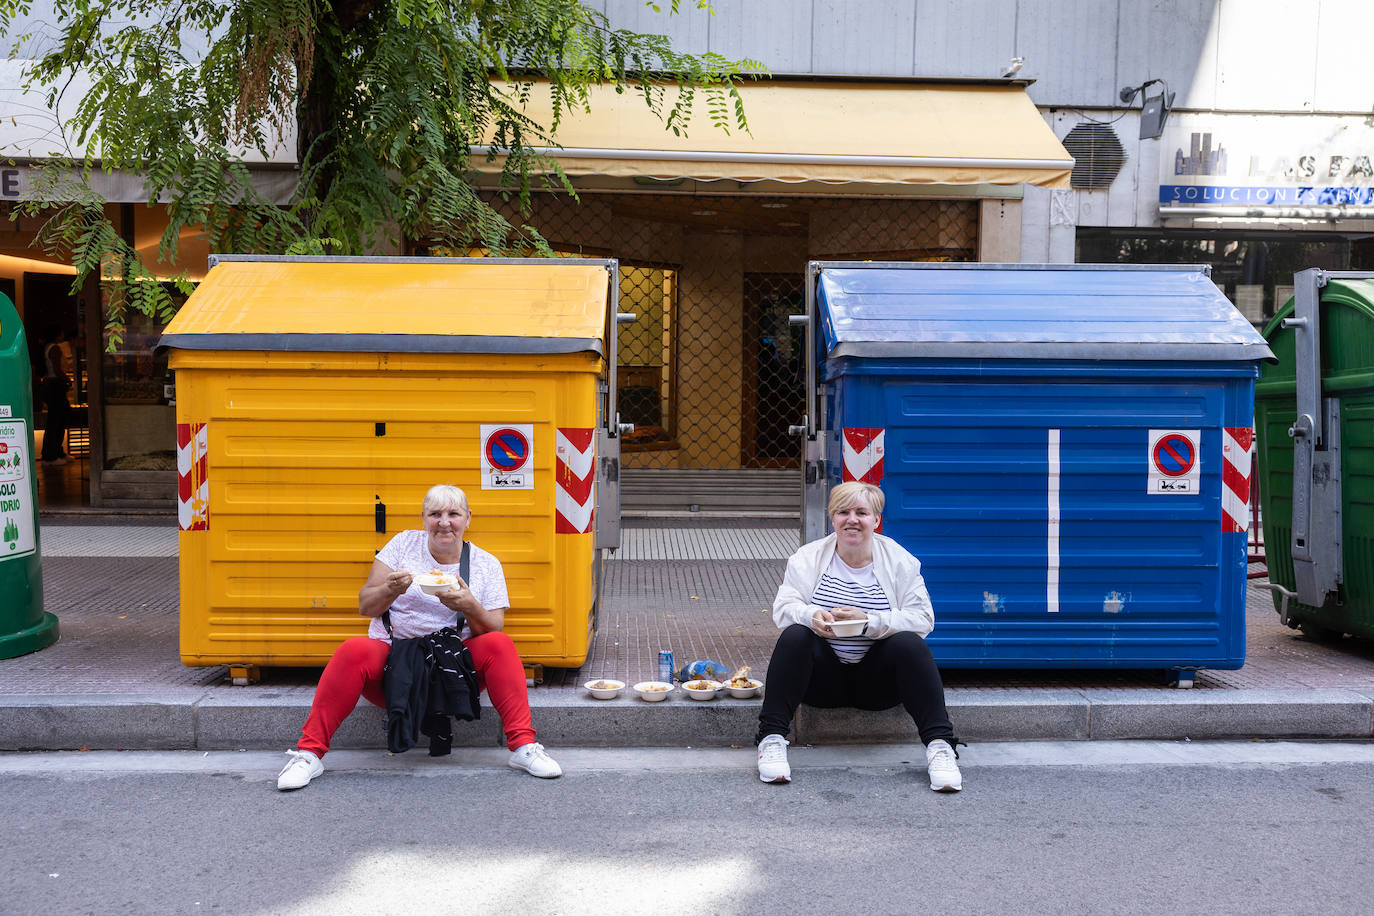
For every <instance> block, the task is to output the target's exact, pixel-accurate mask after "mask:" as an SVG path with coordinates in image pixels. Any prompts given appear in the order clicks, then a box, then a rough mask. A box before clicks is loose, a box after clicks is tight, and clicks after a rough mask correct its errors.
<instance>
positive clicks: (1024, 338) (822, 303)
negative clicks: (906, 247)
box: [812, 261, 1273, 361]
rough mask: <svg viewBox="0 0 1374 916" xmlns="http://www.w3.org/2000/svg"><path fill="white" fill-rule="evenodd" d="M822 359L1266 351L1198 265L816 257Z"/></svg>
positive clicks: (1214, 355)
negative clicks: (905, 260) (822, 346)
mask: <svg viewBox="0 0 1374 916" xmlns="http://www.w3.org/2000/svg"><path fill="white" fill-rule="evenodd" d="M812 267H813V269H818V270H819V278H818V281H817V284H816V301H817V308H818V313H819V315H820V321H821V327H822V329H823V330H822V333H823V334H824V347H825V353H826V354H827V355H828V356H831V357H843V356H861V357H957V358H989V359H1092V360H1178V361H1182V360H1190V361H1191V360H1200V361H1209V360H1218V361H1238V360H1259V359H1273V354H1272V353H1271V352H1270V351H1269V347H1268V345H1267V344H1266V343H1265V341H1264V338H1263V337H1262V336H1261V335H1260V333H1259V332H1258V331H1257V330H1255V328H1253V327H1252V326H1251V325H1250V322H1248V321H1247V320H1246V319H1245V317H1244V316H1243V315H1241V313H1240V312H1239V311H1238V310H1237V309H1236V308H1235V306H1233V305H1232V304H1231V302H1230V301H1229V300H1228V299H1227V298H1226V297H1225V296H1224V295H1223V294H1222V292H1221V291H1220V290H1219V289H1217V287H1216V284H1214V283H1213V282H1212V280H1211V278H1210V277H1209V275H1208V268H1206V267H1202V266H1196V265H1189V266H1174V265H1136V264H1120V265H1118V264H1062V265H1061V264H970V263H909V262H901V263H879V262H833V261H832V262H825V261H822V262H815V263H813V265H812Z"/></svg>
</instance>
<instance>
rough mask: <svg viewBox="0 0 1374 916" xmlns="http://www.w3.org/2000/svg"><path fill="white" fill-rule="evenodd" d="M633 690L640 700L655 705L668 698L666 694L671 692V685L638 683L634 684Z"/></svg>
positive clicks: (653, 682)
mask: <svg viewBox="0 0 1374 916" xmlns="http://www.w3.org/2000/svg"><path fill="white" fill-rule="evenodd" d="M634 690H635V693H637V694H639V698H640V699H641V700H648V701H649V702H650V703H657V702H658V701H659V700H666V699H667V698H668V694H670V693H672V692H673V685H672V684H668V683H665V682H663V681H640V682H639V683H638V684H635V687H634Z"/></svg>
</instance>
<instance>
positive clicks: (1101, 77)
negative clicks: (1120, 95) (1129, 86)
mask: <svg viewBox="0 0 1374 916" xmlns="http://www.w3.org/2000/svg"><path fill="white" fill-rule="evenodd" d="M1016 7H1017V8H1016V53H1017V55H1018V56H1021V57H1024V58H1025V59H1026V63H1025V66H1024V67H1023V68H1022V70H1021V73H1020V74H1019V75H1020V76H1022V77H1024V78H1029V79H1033V80H1035V83H1034V85H1032V86H1031V87H1030V89H1029V90H1028V91H1029V92H1030V97H1031V98H1032V99H1034V100H1035V103H1036V104H1037V105H1050V104H1076V105H1103V104H1111V103H1112V102H1113V101H1114V100H1115V99H1116V93H1117V90H1118V89H1119V88H1120V86H1119V85H1118V83H1117V75H1116V67H1115V65H1114V62H1115V60H1116V43H1117V34H1116V8H1117V4H1116V3H1104V2H1102V0H1020V2H1019V3H1018V4H1016ZM966 30H967V33H968V34H970V35H976V34H977V32H978V29H976V28H968V27H967V26H966ZM993 75H994V76H995V75H996V74H993ZM1141 81H1142V82H1143V81H1144V78H1143V77H1142V79H1141Z"/></svg>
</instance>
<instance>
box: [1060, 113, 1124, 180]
mask: <svg viewBox="0 0 1374 916" xmlns="http://www.w3.org/2000/svg"><path fill="white" fill-rule="evenodd" d="M1064 149H1066V150H1068V153H1069V155H1070V156H1072V157H1073V172H1072V173H1071V174H1070V175H1069V185H1070V186H1071V187H1075V188H1083V189H1085V190H1091V189H1094V188H1106V187H1110V186H1111V183H1112V182H1113V181H1115V180H1116V176H1117V174H1118V173H1120V171H1121V167H1122V166H1123V165H1125V164H1126V150H1125V149H1124V148H1123V147H1122V145H1121V141H1120V140H1119V139H1118V138H1117V136H1116V131H1114V130H1112V127H1111V125H1109V124H1101V123H1098V122H1097V121H1085V122H1084V123H1082V124H1079V125H1076V126H1075V127H1074V129H1073V130H1071V131H1069V134H1068V136H1066V137H1065V138H1064Z"/></svg>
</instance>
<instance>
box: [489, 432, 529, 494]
mask: <svg viewBox="0 0 1374 916" xmlns="http://www.w3.org/2000/svg"><path fill="white" fill-rule="evenodd" d="M481 433H482V489H483V490H533V489H534V461H533V459H534V424H533V423H483V424H482V425H481Z"/></svg>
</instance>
